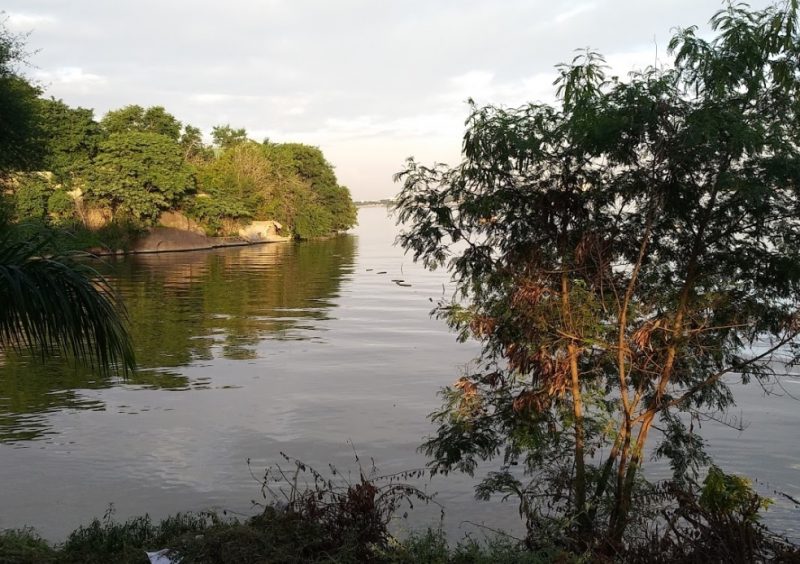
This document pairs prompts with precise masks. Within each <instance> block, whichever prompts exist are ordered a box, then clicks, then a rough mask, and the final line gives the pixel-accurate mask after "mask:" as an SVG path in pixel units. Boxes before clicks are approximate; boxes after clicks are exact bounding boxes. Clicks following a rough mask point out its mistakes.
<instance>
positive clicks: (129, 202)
mask: <svg viewBox="0 0 800 564" xmlns="http://www.w3.org/2000/svg"><path fill="white" fill-rule="evenodd" d="M193 188H194V176H193V173H192V170H191V168H190V167H189V165H187V164H186V162H185V161H184V160H183V153H182V151H181V148H180V146H179V145H178V143H176V142H175V141H173V140H171V139H170V138H168V137H166V136H164V135H160V134H158V133H149V132H138V131H133V132H128V133H113V134H111V135H110V136H109V138H108V139H107V140H105V141H103V142H102V143H101V144H100V147H99V152H98V154H97V157H95V159H94V164H93V167H92V169H91V172H90V174H89V183H88V186H87V189H86V195H87V197H88V198H89V199H90V200H93V201H95V202H98V203H100V204H102V205H107V206H109V207H110V208H111V210H112V212H113V214H114V215H115V216H117V215H118V214H122V215H125V216H128V217H130V218H131V219H134V220H136V221H140V222H142V223H145V224H146V223H151V222H153V221H155V220H156V219H157V217H158V214H159V213H160V212H161V211H162V210H166V209H169V208H171V207H173V206H174V205H175V204H176V203H177V202H178V201H179V200H180V199H181V198H182V197H183V196H184V195H186V194H187V193H189V192H190V191H191V190H193Z"/></svg>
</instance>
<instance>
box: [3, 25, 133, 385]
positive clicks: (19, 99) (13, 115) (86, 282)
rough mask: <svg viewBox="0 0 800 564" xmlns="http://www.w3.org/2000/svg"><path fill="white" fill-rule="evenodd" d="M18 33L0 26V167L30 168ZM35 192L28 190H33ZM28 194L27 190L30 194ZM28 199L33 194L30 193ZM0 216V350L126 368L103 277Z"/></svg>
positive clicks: (36, 148)
mask: <svg viewBox="0 0 800 564" xmlns="http://www.w3.org/2000/svg"><path fill="white" fill-rule="evenodd" d="M23 53H24V47H23V44H22V40H21V39H20V38H19V37H16V36H13V35H11V34H9V33H8V31H7V30H6V29H5V28H4V27H2V28H0V124H1V125H2V127H0V155H2V156H0V172H3V173H5V172H9V171H10V170H20V169H22V170H25V169H28V168H30V167H31V166H32V165H33V163H34V162H35V161H36V158H33V156H36V157H37V158H38V156H39V155H41V152H42V147H41V139H40V137H39V130H38V127H37V123H36V116H37V107H36V99H35V96H36V95H38V90H37V89H36V88H34V87H32V86H30V85H29V84H28V83H27V81H25V80H24V78H22V77H21V76H18V75H17V74H16V73H15V64H17V63H19V61H20V60H21V58H22V57H23ZM34 192H35V190H34ZM34 195H35V194H34ZM34 200H36V198H34ZM7 218H8V215H7V214H5V213H4V214H3V220H2V221H0V350H4V349H8V348H16V349H28V350H30V351H36V352H39V353H41V355H42V356H45V355H46V354H48V353H51V352H54V351H59V352H62V353H65V354H70V355H72V356H73V357H74V358H75V359H77V360H78V361H79V362H84V363H87V364H90V365H95V366H97V367H98V369H99V370H101V371H102V372H107V371H109V370H110V369H112V368H119V369H120V370H121V371H123V372H126V373H127V372H128V371H130V370H132V369H133V368H134V355H133V349H132V347H131V341H130V337H129V334H128V332H127V329H126V327H125V319H124V309H123V308H122V304H121V303H120V302H119V301H118V299H117V297H116V294H114V292H113V291H112V290H111V288H110V287H109V286H108V283H107V282H106V281H105V280H104V279H103V278H102V277H100V276H99V275H98V274H97V273H96V272H94V271H93V270H91V269H90V268H89V267H88V266H87V265H86V264H84V263H78V262H75V261H74V260H72V258H70V257H63V256H51V257H45V255H47V254H48V250H47V243H48V241H47V240H46V239H44V240H43V239H41V238H39V237H33V238H31V237H26V238H25V239H23V240H21V239H20V237H19V233H18V232H17V230H16V229H14V228H13V227H10V226H8V225H7V223H6V220H7Z"/></svg>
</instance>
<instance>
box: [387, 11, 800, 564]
mask: <svg viewBox="0 0 800 564" xmlns="http://www.w3.org/2000/svg"><path fill="white" fill-rule="evenodd" d="M797 12H798V6H797V2H796V1H792V2H789V3H788V4H787V5H786V6H785V7H783V8H777V7H771V8H768V9H766V10H763V11H749V10H748V9H747V8H746V7H743V6H739V5H729V6H727V7H726V8H725V9H724V10H722V11H721V12H719V13H718V14H716V15H715V16H714V18H713V19H712V21H711V24H712V28H713V29H714V30H715V31H716V32H717V35H716V37H715V38H713V39H710V40H706V39H704V38H703V37H702V36H701V35H700V34H699V33H698V32H697V29H696V28H694V27H692V28H688V29H682V30H678V31H677V33H676V34H675V36H674V38H673V39H672V41H671V42H670V52H671V53H672V54H673V55H674V60H673V64H672V65H671V66H666V67H663V68H648V69H646V70H644V71H642V72H636V73H631V74H630V75H629V76H628V78H627V79H625V80H622V79H620V78H618V77H610V76H607V75H606V73H605V66H604V61H603V59H602V57H601V56H600V55H598V54H596V53H593V52H585V53H583V54H581V55H579V56H578V57H576V58H575V59H574V60H573V61H572V63H571V64H567V65H561V66H560V67H559V74H560V76H559V79H558V81H557V85H558V103H557V104H556V105H549V104H528V105H526V106H523V107H520V108H513V109H507V108H498V107H493V106H489V107H481V108H478V107H473V111H472V114H471V116H470V117H469V120H468V122H467V131H466V133H465V135H464V141H463V161H462V163H461V164H459V165H458V166H456V167H454V168H448V167H446V166H441V165H440V166H434V167H432V168H429V167H425V166H422V165H420V164H418V163H417V162H415V161H413V160H410V161H409V162H408V165H407V168H406V169H405V170H404V171H402V172H401V173H400V174H399V175H398V179H399V180H401V181H402V182H403V190H402V192H401V194H400V196H399V199H398V204H397V209H398V211H399V218H400V220H401V221H402V222H406V223H407V225H408V227H407V230H406V231H405V233H404V234H403V235H402V236H401V243H402V245H403V246H404V247H405V248H406V249H407V250H408V251H410V252H412V253H413V255H414V257H415V259H418V260H422V261H424V262H425V263H426V264H427V265H428V266H430V267H437V266H441V265H447V266H448V267H449V268H450V269H451V271H452V273H453V275H454V279H455V282H456V284H457V288H458V295H457V296H456V298H455V299H454V300H453V301H452V302H443V303H441V304H440V305H439V307H438V308H437V312H438V314H439V315H441V316H443V317H444V318H446V319H447V320H448V321H449V323H450V324H451V326H452V327H454V328H455V329H456V330H458V331H459V332H460V334H461V336H462V337H463V338H469V337H472V338H475V339H477V340H478V341H479V342H480V343H481V344H482V345H483V354H482V357H481V360H480V363H479V364H478V365H477V366H476V367H475V369H474V370H472V371H470V372H469V373H467V374H465V375H464V376H463V377H462V378H461V379H459V380H458V382H457V383H456V384H455V385H454V386H453V387H451V388H448V389H447V390H446V391H445V393H444V397H445V405H444V407H443V409H442V410H441V411H439V412H438V413H436V414H435V415H434V420H435V421H436V422H437V423H438V424H439V429H438V433H437V434H436V435H435V436H433V437H432V438H431V439H430V440H428V441H427V442H426V443H425V446H424V450H425V451H426V452H427V454H428V455H430V456H432V457H433V461H432V467H433V468H434V470H435V471H440V472H449V471H451V470H462V471H466V472H469V473H472V472H474V471H475V470H476V468H477V465H478V462H479V461H481V460H486V459H495V458H497V457H499V459H500V460H501V461H502V462H501V468H500V469H499V470H498V471H494V472H491V473H490V474H489V475H488V476H487V477H486V478H485V479H484V480H483V481H482V483H481V485H480V486H479V488H478V492H479V495H480V496H481V497H485V498H488V497H489V496H490V495H492V494H494V493H498V492H499V493H502V494H506V495H514V496H518V497H519V500H520V511H521V513H522V515H523V516H524V518H525V519H526V521H527V524H528V527H529V531H530V534H531V538H532V539H533V540H532V542H541V539H542V538H543V536H548V535H550V536H551V538H553V539H555V540H556V541H557V542H559V543H566V544H568V545H570V546H577V547H590V548H592V547H593V549H598V550H601V551H603V550H605V551H607V553H613V552H615V551H618V550H622V547H624V546H625V543H626V542H629V541H630V540H631V537H630V535H632V534H633V533H632V532H631V531H632V530H634V529H635V530H637V531H639V532H640V531H641V530H642V528H644V529H645V530H648V529H651V528H652V527H654V526H657V525H658V523H659V520H657V519H656V520H653V519H652V516H653V514H652V513H648V508H652V509H658V508H659V507H661V505H659V504H660V503H662V502H665V500H672V502H673V503H675V500H676V499H680V496H677V494H674V492H675V491H681V492H686V491H693V488H694V487H695V486H694V484H695V480H696V479H697V478H698V475H699V474H701V473H702V472H703V471H704V468H705V467H706V465H707V464H708V463H709V459H708V457H707V455H706V454H705V452H704V450H703V440H702V438H701V437H700V436H699V435H698V434H697V433H696V432H695V430H694V421H695V420H696V418H697V417H698V416H699V415H700V414H701V413H702V412H704V411H716V410H724V409H725V408H727V407H729V406H731V405H732V403H733V396H732V394H731V391H730V389H729V387H728V383H727V382H728V380H727V379H731V378H733V379H738V380H742V381H744V382H747V381H748V380H750V379H751V378H757V379H759V380H764V379H767V378H769V377H770V376H771V375H773V373H774V371H775V370H776V369H778V370H780V368H779V367H780V366H781V364H780V363H778V362H776V355H784V358H785V357H786V356H789V357H790V358H795V359H796V358H797V355H796V354H795V353H796V349H795V348H794V346H795V344H796V337H797V335H798V330H799V329H800V318H799V317H798V308H800V127H798V123H800V121H799V120H800V35H799V34H798V24H797ZM776 367H777V368H776ZM654 429H657V431H654ZM654 434H655V436H656V438H657V439H658V443H659V444H658V445H657V446H656V447H655V448H653V447H652V446H649V445H650V441H649V440H648V439H649V438H651V436H652V435H654ZM650 453H652V454H654V455H655V456H657V457H664V458H666V459H668V460H669V462H670V464H671V466H672V469H673V471H674V477H673V481H672V482H671V485H670V487H671V488H672V489H667V488H665V487H663V485H660V486H658V487H656V486H654V485H648V484H647V483H645V482H644V481H643V480H642V479H641V472H640V470H641V467H642V463H643V460H644V459H645V457H646V456H647V455H648V454H650ZM670 492H673V493H670ZM748 495H749V494H748ZM689 497H690V498H692V496H689ZM692 499H693V498H692ZM747 499H748V500H749V499H751V498H750V497H748V498H747ZM753 499H756V505H758V501H757V499H758V498H757V496H756V497H755V498H753ZM703 501H704V498H701V499H700V505H701V506H702V502H703ZM655 502H658V503H655ZM654 504H655V505H654ZM634 508H635V511H634ZM703 511H706V513H703ZM707 511H710V510H709V509H708V508H707V507H706V508H704V509H702V511H701V510H700V509H698V510H697V511H696V512H695V513H694V514H693V515H692V516H691V517H687V516H686V515H685V514H684V515H681V514H680V513H679V512H678V513H674V515H676V516H677V517H676V519H679V518H682V519H684V520H683V521H678V522H679V523H683V524H686V523H693V524H695V525H697V526H700V525H699V524H703V526H704V527H705V526H710V525H711V522H710V521H709V519H710V517H709V513H707ZM712 513H713V511H712ZM735 515H739V517H735V516H734V517H731V519H732V520H733V521H736V522H737V523H738V524H739V525H740V526H741V527H745V528H746V527H747V526H748V525H747V523H748V522H747V520H744V521H743V518H742V517H741V515H743V513H741V512H738V513H735ZM692 519H693V521H692ZM687 520H688V521H687ZM723 522H725V521H724V520H723V521H720V523H723ZM632 525H641V527H632ZM678 527H680V526H679V525H678ZM689 528H693V526H692V527H689ZM693 530H695V533H696V534H697V535H698V536H700V535H702V534H703V533H702V532H698V531H697V530H696V529H693ZM695 533H692V534H688V535H687V538H692V535H693V534H695ZM737 538H741V535H739V536H738V537H737ZM626 539H627V540H626ZM742 550H744V549H742ZM748 550H751V552H750V553H748V554H749V555H750V556H745V558H750V557H752V558H755V559H759V558H765V557H766V556H765V554H767V553H757V552H753V551H755V550H756V549H753V548H752V547H751V548H750V549H748Z"/></svg>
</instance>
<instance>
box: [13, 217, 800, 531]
mask: <svg viewBox="0 0 800 564" xmlns="http://www.w3.org/2000/svg"><path fill="white" fill-rule="evenodd" d="M359 221H360V224H359V227H358V228H357V229H355V230H354V232H353V233H352V234H349V235H345V236H341V237H337V238H334V239H331V240H327V241H315V242H307V243H298V244H291V243H287V244H271V245H262V246H253V247H241V248H231V249H224V250H216V251H203V252H190V253H170V254H160V255H142V256H135V257H128V258H125V259H122V260H119V261H116V262H114V263H111V264H109V265H108V266H107V267H105V268H106V269H107V272H108V275H109V277H110V279H111V280H112V282H113V283H114V285H115V286H116V287H118V288H119V290H120V292H121V293H122V295H123V296H124V299H125V302H126V304H127V307H128V310H129V313H130V317H131V321H132V330H133V335H134V338H135V342H136V348H137V354H138V359H139V363H140V370H139V372H138V373H137V374H135V375H134V376H133V377H131V378H130V379H128V380H126V381H122V380H119V379H108V378H101V377H99V376H97V375H96V374H93V373H92V372H91V371H90V370H86V369H75V368H65V366H64V364H63V363H60V362H49V363H48V364H46V365H45V366H41V365H38V364H36V363H31V362H28V361H27V360H25V359H20V358H17V357H14V356H9V357H6V358H4V359H3V365H2V367H0V528H6V527H19V526H22V525H32V526H34V527H36V528H37V529H38V530H39V531H40V532H41V533H42V534H43V535H45V536H46V537H48V538H51V539H62V538H63V537H64V535H65V534H66V533H67V532H68V531H70V530H72V529H73V528H75V527H76V526H77V525H79V524H81V523H85V522H87V521H88V520H90V519H91V518H92V517H95V516H100V515H102V514H103V513H104V512H105V511H106V509H107V508H108V506H109V504H113V506H114V508H115V511H116V514H117V516H118V517H120V518H124V517H127V516H130V515H139V514H143V513H150V514H151V515H153V516H155V517H162V516H165V515H167V514H170V513H174V512H176V511H184V510H202V509H208V508H216V509H225V510H231V511H234V512H240V513H245V514H248V513H249V512H250V511H251V510H252V506H251V500H253V499H257V498H258V496H259V484H258V482H257V480H255V479H254V477H253V475H252V474H251V471H252V472H254V473H255V474H256V475H258V474H260V473H261V471H262V470H263V468H264V467H265V466H267V465H269V464H272V463H274V462H279V461H280V460H281V457H280V453H281V452H286V453H287V454H289V455H292V456H295V457H298V458H300V459H302V460H304V461H306V462H309V463H311V464H312V465H317V466H319V467H320V468H326V467H327V464H328V463H333V464H335V465H337V466H339V467H340V468H350V469H355V463H354V456H353V445H354V446H355V449H356V450H357V451H358V452H359V454H360V455H361V458H362V463H364V465H365V466H368V465H369V464H370V462H369V459H370V458H373V459H374V460H375V462H376V464H377V465H378V467H379V468H380V470H382V471H384V472H394V471H399V470H405V469H412V468H417V467H421V466H422V465H424V462H425V460H424V458H423V457H421V456H420V455H419V454H418V453H417V452H416V448H417V446H418V445H419V444H420V442H421V440H422V438H423V437H424V436H425V435H428V434H430V433H431V432H432V426H431V425H430V423H429V422H428V421H427V419H426V416H427V414H428V413H430V412H431V411H433V410H434V409H435V408H436V407H438V400H437V398H436V392H437V390H438V389H439V388H440V387H442V386H444V385H447V384H449V383H451V382H452V381H453V380H454V379H455V378H456V377H457V376H458V373H459V370H460V369H461V368H462V367H463V366H464V365H465V364H467V363H468V362H469V361H470V360H471V359H472V358H473V357H474V355H475V353H476V348H475V346H474V345H470V344H458V343H456V340H455V338H454V336H453V335H452V334H450V333H449V332H448V331H447V328H446V327H445V326H444V325H443V323H441V322H439V321H436V320H432V319H430V318H429V316H428V313H429V311H430V310H431V308H432V303H431V300H434V301H435V300H437V299H438V298H439V297H441V296H442V294H443V292H446V291H447V290H446V288H447V282H448V280H447V275H446V273H444V272H433V273H431V272H427V271H424V270H423V269H421V268H420V267H419V266H416V265H414V264H413V263H411V261H410V260H409V259H408V258H407V257H404V256H403V253H402V251H401V250H400V249H398V248H396V247H394V246H393V245H392V243H393V241H394V237H395V234H396V228H395V227H394V225H393V223H392V221H391V220H389V219H388V218H387V217H386V211H385V209H383V208H362V209H361V210H360V213H359ZM393 280H403V282H402V284H410V286H407V285H399V284H398V283H396V282H394V281H393ZM798 384H800V379H797V378H788V379H786V380H785V387H786V388H787V389H788V390H789V391H791V390H792V389H794V391H795V392H796V393H797V394H800V385H798ZM737 394H738V397H739V400H740V407H739V409H740V410H741V411H738V410H737V411H735V412H733V413H734V414H735V415H736V416H741V417H742V418H743V419H744V421H745V423H749V424H750V425H749V427H747V429H746V430H745V431H743V432H738V431H735V430H732V429H730V428H728V427H725V426H723V425H720V424H718V423H713V422H708V423H706V424H705V425H704V426H703V432H704V433H705V434H706V435H707V436H709V437H710V439H711V440H712V446H713V448H712V451H713V453H714V454H715V456H716V457H717V459H718V461H719V462H720V464H721V465H722V467H723V468H725V469H726V470H728V471H736V472H743V473H745V474H748V475H750V476H752V477H753V478H756V479H757V480H759V481H760V482H759V484H760V486H759V487H761V489H762V491H764V492H765V493H768V494H769V493H771V492H772V490H776V489H777V490H781V491H785V492H787V493H789V494H791V495H794V496H795V497H800V443H798V441H797V439H796V436H797V432H798V428H800V409H798V408H800V404H799V403H797V402H796V401H794V400H792V399H791V398H790V397H789V396H788V395H786V394H783V395H781V396H779V397H770V398H763V397H762V394H761V390H760V389H759V388H757V387H749V388H746V389H744V388H743V389H739V388H737ZM248 459H249V460H250V466H248V464H247V461H248ZM420 484H421V485H426V484H425V483H424V482H423V483H420ZM427 487H428V488H429V489H430V490H432V491H433V490H436V491H438V492H439V497H438V500H439V502H440V503H442V504H443V505H444V506H445V508H446V512H447V513H446V515H447V516H446V524H445V526H446V528H447V530H448V531H449V532H450V533H451V534H454V535H461V534H463V533H464V532H468V531H475V530H476V529H475V527H474V526H473V525H471V524H469V523H467V521H471V522H484V523H486V524H488V525H491V526H492V527H501V528H511V529H516V527H517V526H518V519H517V513H516V507H515V505H514V504H511V503H509V504H499V503H491V504H486V503H479V502H475V501H473V497H472V481H471V480H469V479H467V478H464V477H453V476H451V477H448V478H446V479H436V480H434V481H433V482H432V483H428V484H427ZM437 516H438V511H437V510H434V509H428V510H423V511H422V512H419V513H417V514H416V518H414V515H412V521H411V523H410V524H411V525H422V524H425V523H426V522H433V521H432V520H433V519H435V518H436V517H437ZM798 518H800V512H798V511H797V509H796V508H795V507H793V505H792V504H791V503H789V502H787V501H785V500H782V501H779V502H778V503H777V505H776V507H774V508H773V509H772V510H771V511H770V512H769V519H770V522H771V523H773V524H774V525H775V526H777V527H778V528H780V529H781V530H784V531H787V532H790V533H791V532H792V531H796V530H797V528H798V527H797V524H796V523H795V521H796V520H797V519H798Z"/></svg>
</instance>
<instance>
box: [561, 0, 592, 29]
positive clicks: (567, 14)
mask: <svg viewBox="0 0 800 564" xmlns="http://www.w3.org/2000/svg"><path fill="white" fill-rule="evenodd" d="M596 7H597V5H596V4H594V3H587V4H578V5H577V6H575V7H574V8H570V9H569V10H566V11H564V12H561V13H560V14H558V15H556V17H555V18H553V21H554V22H555V23H557V24H562V23H564V22H566V21H567V20H571V19H572V18H574V17H576V16H579V15H581V14H583V13H586V12H591V11H592V10H594V9H595V8H596Z"/></svg>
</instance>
